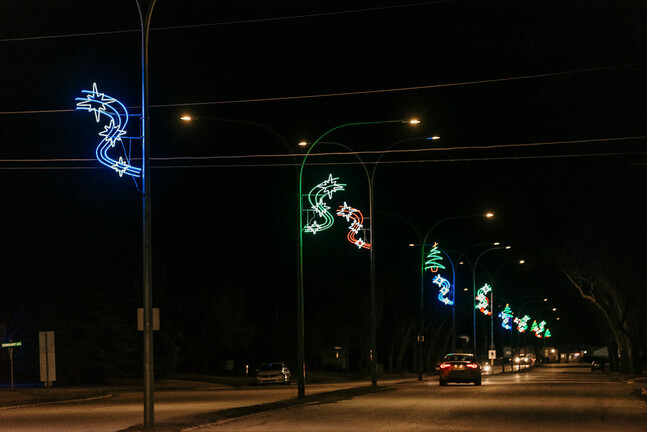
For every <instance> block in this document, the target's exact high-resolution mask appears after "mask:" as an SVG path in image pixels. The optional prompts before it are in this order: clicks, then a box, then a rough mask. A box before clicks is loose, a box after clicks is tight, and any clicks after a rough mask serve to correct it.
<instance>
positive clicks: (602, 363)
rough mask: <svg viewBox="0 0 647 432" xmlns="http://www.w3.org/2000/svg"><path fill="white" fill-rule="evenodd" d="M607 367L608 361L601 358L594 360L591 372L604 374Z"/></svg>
mask: <svg viewBox="0 0 647 432" xmlns="http://www.w3.org/2000/svg"><path fill="white" fill-rule="evenodd" d="M606 366H607V360H606V359H601V358H596V359H593V361H592V362H591V372H595V371H596V370H599V371H602V372H604V370H605V369H606Z"/></svg>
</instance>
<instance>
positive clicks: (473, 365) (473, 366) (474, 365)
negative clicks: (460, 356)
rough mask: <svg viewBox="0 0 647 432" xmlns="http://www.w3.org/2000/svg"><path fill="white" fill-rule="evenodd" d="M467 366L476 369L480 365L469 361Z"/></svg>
mask: <svg viewBox="0 0 647 432" xmlns="http://www.w3.org/2000/svg"><path fill="white" fill-rule="evenodd" d="M466 366H467V367H468V368H470V369H476V368H477V367H479V365H477V364H475V363H468V364H466Z"/></svg>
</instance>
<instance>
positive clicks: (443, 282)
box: [432, 275, 454, 306]
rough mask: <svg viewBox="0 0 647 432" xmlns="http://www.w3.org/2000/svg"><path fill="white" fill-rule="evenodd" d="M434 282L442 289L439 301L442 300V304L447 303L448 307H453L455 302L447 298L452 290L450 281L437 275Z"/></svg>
mask: <svg viewBox="0 0 647 432" xmlns="http://www.w3.org/2000/svg"><path fill="white" fill-rule="evenodd" d="M432 282H433V283H435V284H436V285H438V286H439V287H440V292H439V293H438V300H440V301H441V302H443V303H445V304H446V305H448V306H451V305H453V304H454V300H450V299H449V298H447V294H449V292H450V291H451V289H452V285H451V284H450V283H449V281H448V280H447V279H445V278H444V277H442V276H441V275H436V276H435V277H434V279H433V280H432Z"/></svg>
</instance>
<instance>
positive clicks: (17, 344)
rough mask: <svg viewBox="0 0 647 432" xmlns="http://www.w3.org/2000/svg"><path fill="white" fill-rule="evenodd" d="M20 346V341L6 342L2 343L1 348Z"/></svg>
mask: <svg viewBox="0 0 647 432" xmlns="http://www.w3.org/2000/svg"><path fill="white" fill-rule="evenodd" d="M19 346H22V342H8V343H3V344H2V348H12V347H19Z"/></svg>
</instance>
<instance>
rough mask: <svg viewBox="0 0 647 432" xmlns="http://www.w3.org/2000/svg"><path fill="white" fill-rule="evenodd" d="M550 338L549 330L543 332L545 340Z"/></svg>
mask: <svg viewBox="0 0 647 432" xmlns="http://www.w3.org/2000/svg"><path fill="white" fill-rule="evenodd" d="M551 336H552V334H551V333H550V330H548V329H546V330H544V337H545V338H546V339H548V338H549V337H551Z"/></svg>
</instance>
